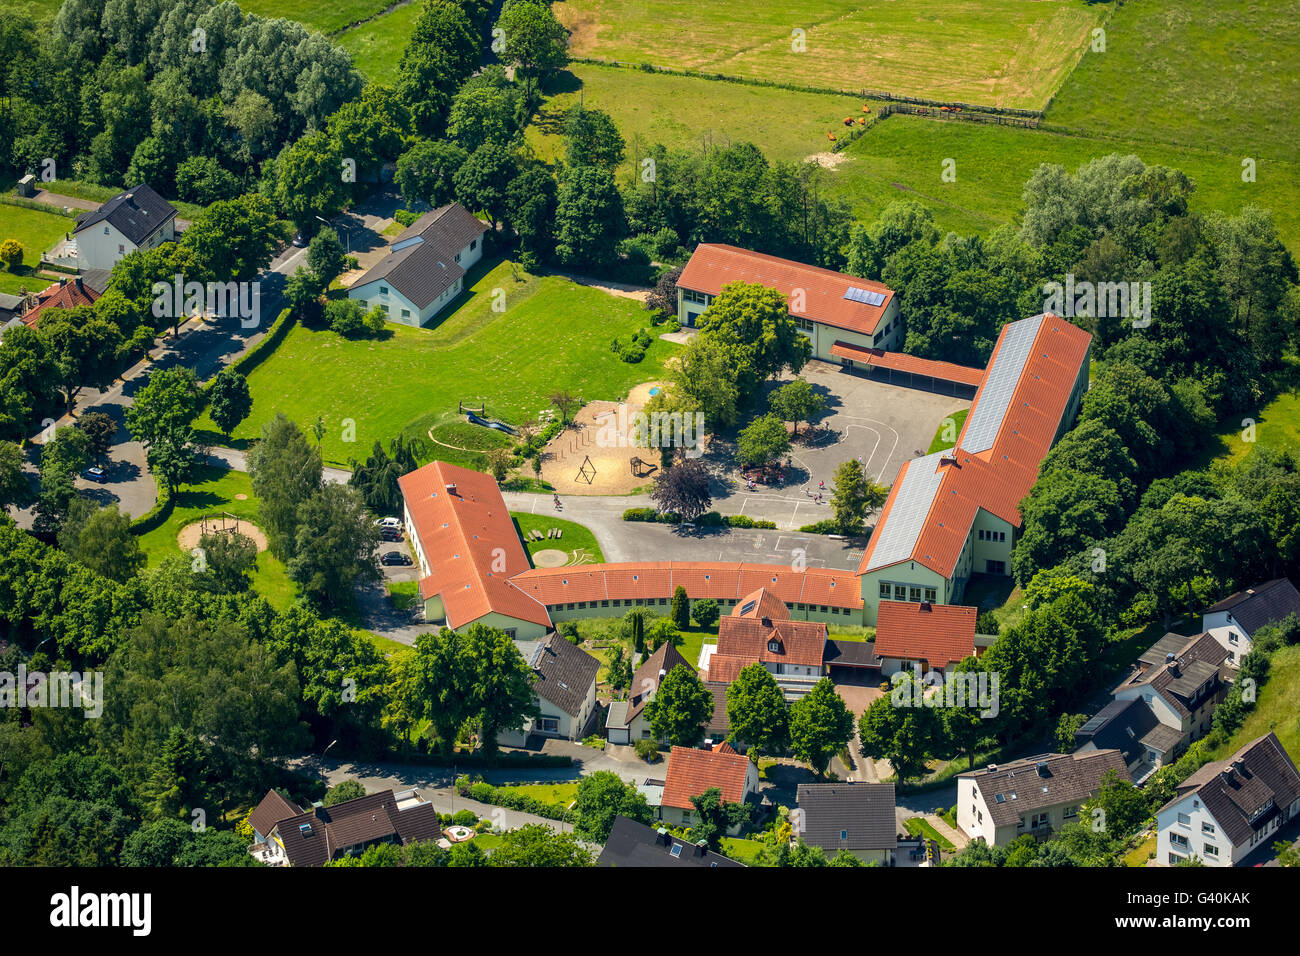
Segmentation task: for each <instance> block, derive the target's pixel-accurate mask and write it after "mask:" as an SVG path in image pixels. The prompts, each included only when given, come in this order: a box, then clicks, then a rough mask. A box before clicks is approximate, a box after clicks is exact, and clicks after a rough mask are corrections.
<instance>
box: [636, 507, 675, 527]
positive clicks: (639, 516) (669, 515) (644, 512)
mask: <svg viewBox="0 0 1300 956" xmlns="http://www.w3.org/2000/svg"><path fill="white" fill-rule="evenodd" d="M623 520H624V521H654V522H658V523H659V524H681V523H682V516H681V515H679V514H678V513H677V512H676V511H663V512H660V511H656V510H655V509H654V508H628V509H627V510H626V511H624V512H623Z"/></svg>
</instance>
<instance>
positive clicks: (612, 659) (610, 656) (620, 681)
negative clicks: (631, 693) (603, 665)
mask: <svg viewBox="0 0 1300 956" xmlns="http://www.w3.org/2000/svg"><path fill="white" fill-rule="evenodd" d="M641 641H642V646H644V644H645V637H644V635H643V636H642V638H641ZM605 654H606V659H607V661H608V664H609V669H608V671H607V672H606V677H605V679H606V680H608V681H609V686H610V687H612V688H613V689H614V690H615V691H616V692H617V691H621V690H623V689H624V688H626V687H627V686H628V684H630V683H632V659H631V658H630V657H628V656H627V651H625V650H624V649H623V645H622V644H615V645H613V646H612V647H610V648H609V650H607V651H606V652H605Z"/></svg>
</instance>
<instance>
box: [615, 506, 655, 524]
mask: <svg viewBox="0 0 1300 956" xmlns="http://www.w3.org/2000/svg"><path fill="white" fill-rule="evenodd" d="M658 517H659V512H657V511H655V510H654V509H653V508H628V509H627V510H626V511H624V512H623V520H624V521H656V520H658Z"/></svg>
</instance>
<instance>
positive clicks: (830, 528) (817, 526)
mask: <svg viewBox="0 0 1300 956" xmlns="http://www.w3.org/2000/svg"><path fill="white" fill-rule="evenodd" d="M799 530H800V531H802V532H803V533H804V534H839V533H840V526H839V525H838V524H836V523H835V519H834V518H826V519H825V520H823V521H818V522H815V523H813V524H806V525H804V526H803V527H802V528H800V529H799Z"/></svg>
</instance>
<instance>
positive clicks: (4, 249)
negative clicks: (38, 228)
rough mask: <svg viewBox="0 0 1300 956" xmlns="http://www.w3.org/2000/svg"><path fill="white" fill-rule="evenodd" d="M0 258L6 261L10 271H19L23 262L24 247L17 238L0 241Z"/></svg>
mask: <svg viewBox="0 0 1300 956" xmlns="http://www.w3.org/2000/svg"><path fill="white" fill-rule="evenodd" d="M0 260H3V261H4V264H5V267H6V268H7V269H9V271H10V272H14V271H17V269H18V267H19V266H20V265H22V264H23V247H22V243H20V242H19V241H18V240H17V239H6V240H5V241H4V242H0Z"/></svg>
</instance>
